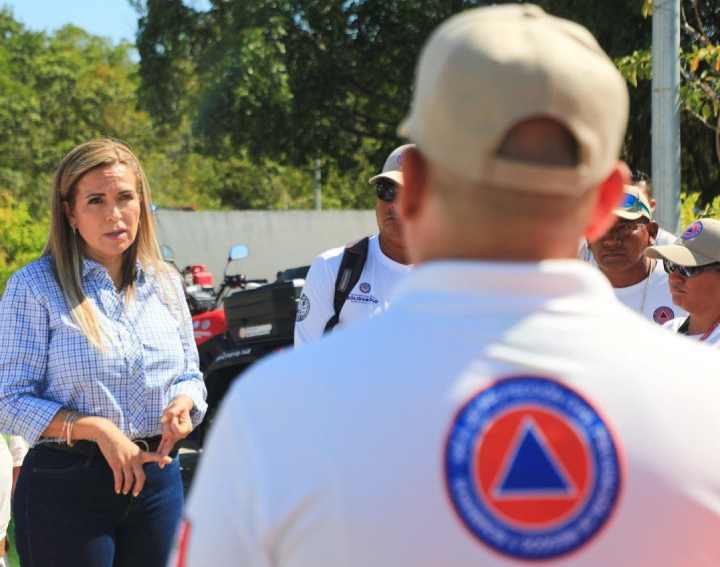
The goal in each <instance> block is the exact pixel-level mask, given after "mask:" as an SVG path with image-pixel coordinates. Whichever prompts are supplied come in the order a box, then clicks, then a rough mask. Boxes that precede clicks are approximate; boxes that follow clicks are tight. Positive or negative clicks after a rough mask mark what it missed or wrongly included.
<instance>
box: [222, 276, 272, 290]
mask: <svg viewBox="0 0 720 567" xmlns="http://www.w3.org/2000/svg"><path fill="white" fill-rule="evenodd" d="M223 283H224V285H225V287H230V288H236V287H240V288H243V287H245V286H246V285H247V284H266V283H268V281H267V280H266V279H253V280H249V279H247V278H246V277H245V276H244V275H242V274H232V275H227V276H225V281H224V282H223Z"/></svg>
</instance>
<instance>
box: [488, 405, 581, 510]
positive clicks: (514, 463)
mask: <svg viewBox="0 0 720 567" xmlns="http://www.w3.org/2000/svg"><path fill="white" fill-rule="evenodd" d="M516 440H517V441H516V444H515V449H514V451H510V452H509V454H508V456H507V460H506V463H505V467H504V469H505V472H504V474H503V475H502V476H501V477H500V480H499V482H498V483H497V485H496V487H495V490H494V492H495V496H496V497H498V498H503V497H505V498H508V497H510V498H512V497H515V498H517V497H522V496H529V497H532V496H568V497H570V496H573V495H574V493H575V487H574V486H573V484H572V482H570V481H569V480H568V478H567V476H566V474H565V473H564V471H563V466H562V465H561V464H560V463H558V462H557V460H556V458H555V457H554V456H553V455H552V454H551V452H550V451H549V449H548V447H547V444H546V442H545V440H544V438H543V436H542V433H540V432H539V430H538V426H537V424H536V423H535V422H534V421H533V420H532V418H527V419H526V420H525V422H524V423H523V424H522V426H521V428H520V434H519V435H518V436H517V437H516Z"/></svg>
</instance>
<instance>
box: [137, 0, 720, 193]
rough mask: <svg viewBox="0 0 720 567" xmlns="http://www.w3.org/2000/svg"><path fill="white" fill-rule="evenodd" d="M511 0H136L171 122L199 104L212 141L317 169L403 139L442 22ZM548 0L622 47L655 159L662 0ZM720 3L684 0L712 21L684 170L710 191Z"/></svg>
mask: <svg viewBox="0 0 720 567" xmlns="http://www.w3.org/2000/svg"><path fill="white" fill-rule="evenodd" d="M509 1H510V0H500V1H493V2H491V1H490V0H423V1H422V2H406V1H403V0H322V1H320V0H245V1H243V2H239V1H237V2H234V1H229V0H211V2H210V6H211V7H210V9H209V10H207V11H201V10H196V9H194V8H193V7H192V6H191V5H188V4H189V3H185V2H183V1H182V0H146V1H143V0H134V2H133V3H134V4H135V5H136V7H137V8H138V10H139V12H140V13H141V15H142V17H141V20H140V27H139V33H138V50H139V52H140V54H141V64H140V74H141V77H142V79H143V80H142V86H141V92H142V93H143V97H144V99H143V100H144V101H145V102H146V104H148V106H147V108H148V109H150V111H151V112H152V113H153V115H154V116H162V117H163V121H164V122H165V123H167V124H173V123H176V122H177V121H178V120H180V119H181V118H182V117H189V118H190V120H191V121H192V124H193V133H194V135H195V136H196V141H197V143H198V147H199V148H201V151H205V152H210V153H212V152H217V151H218V148H219V147H225V148H228V147H229V148H231V149H230V151H231V153H233V154H234V153H236V152H237V150H238V149H243V150H245V151H247V152H248V155H249V156H250V157H251V158H252V159H254V158H256V157H258V156H260V157H266V158H269V159H272V160H274V161H277V162H279V163H283V164H285V163H289V164H294V165H296V166H300V167H304V168H307V166H308V164H310V163H312V161H313V160H314V159H315V158H316V157H322V158H323V159H324V160H325V163H328V164H329V163H330V162H334V164H336V165H337V167H338V168H339V169H340V170H341V171H344V172H347V173H348V174H350V173H351V172H352V173H355V172H357V171H359V169H360V168H361V167H362V165H361V164H362V163H366V162H370V163H374V164H380V163H382V159H383V157H384V156H385V155H386V154H387V153H388V152H389V151H390V150H391V149H392V148H393V147H394V146H395V145H397V144H398V143H399V142H400V140H398V139H397V137H396V134H395V128H396V126H397V124H398V123H399V121H400V120H401V118H402V117H403V115H404V113H405V112H406V111H407V108H408V105H409V101H410V94H411V86H412V78H413V72H414V65H415V62H416V59H417V55H418V53H419V50H420V47H421V46H422V44H423V42H424V41H425V39H426V38H427V36H428V34H429V33H430V31H431V30H432V29H433V28H434V27H435V26H436V25H437V24H438V23H439V22H441V21H442V20H444V19H445V18H447V17H448V16H449V15H451V14H454V13H457V12H459V11H461V10H462V9H465V8H468V7H472V6H478V5H486V4H490V3H506V2H509ZM535 1H536V3H537V4H540V5H541V6H542V7H543V8H545V9H546V10H548V11H550V12H552V13H553V14H556V15H559V16H563V17H567V18H570V19H572V20H575V21H578V22H580V23H582V24H583V25H585V26H587V27H588V28H589V29H590V30H591V31H592V32H593V33H594V34H595V36H596V37H597V38H598V40H599V42H600V43H601V44H602V45H603V47H604V48H605V49H606V50H607V51H608V53H609V54H610V55H611V57H613V58H615V59H616V61H617V62H618V66H619V67H620V68H621V70H622V71H623V72H624V74H625V76H626V77H627V79H628V81H629V82H630V84H631V85H632V88H631V103H632V115H631V122H630V125H629V129H628V135H627V139H626V143H625V158H626V159H627V161H628V162H629V163H630V164H631V166H632V167H634V168H636V169H640V170H643V171H650V169H651V168H650V153H651V152H650V148H651V140H650V109H651V105H650V83H649V81H648V78H649V70H650V59H649V48H650V45H651V40H652V23H651V19H650V18H649V17H648V15H649V14H650V13H651V10H652V6H651V2H650V1H649V0H632V1H628V0H603V2H599V1H596V2H578V1H577V0H535ZM718 6H719V5H718V4H717V2H716V1H715V0H683V7H684V10H685V12H686V15H687V17H685V20H684V21H685V22H686V23H687V22H688V21H689V20H690V19H692V21H695V20H697V21H698V22H700V21H701V22H702V25H701V24H700V23H697V22H696V23H695V24H694V25H695V28H696V31H697V28H702V30H703V31H702V32H697V33H695V35H693V34H691V33H690V31H688V28H687V26H685V27H684V29H685V32H684V35H683V46H684V47H685V49H686V53H685V55H684V63H685V65H684V66H685V67H686V68H687V71H688V73H687V74H686V76H685V84H684V86H683V92H682V97H683V103H684V110H685V112H684V114H683V122H682V124H683V156H682V158H683V159H682V163H683V174H684V179H685V180H686V188H687V189H688V190H691V191H701V192H702V195H703V199H705V200H707V199H710V198H712V196H713V194H714V193H715V192H716V191H717V185H718V182H719V181H720V179H719V178H718V176H719V175H720V174H719V173H718V168H717V160H716V159H715V157H714V132H713V131H712V130H710V128H709V127H708V126H713V125H714V124H715V123H716V122H717V118H718V111H717V105H716V103H715V102H713V100H712V99H713V97H712V96H711V95H710V92H714V93H718V92H720V90H719V89H718V88H717V84H716V82H715V80H714V79H712V78H711V75H712V76H714V75H715V74H716V69H717V67H716V65H717V60H718V59H717V51H716V49H715V46H716V45H717V32H718V21H719V19H720V18H719V17H718V10H720V7H718ZM693 69H694V70H693ZM157 77H163V80H162V81H158V80H156V78H157ZM715 96H717V94H715ZM698 117H700V118H702V121H703V122H704V124H703V123H701V122H700V121H699V120H698ZM355 177H356V178H357V177H359V176H358V175H357V174H355Z"/></svg>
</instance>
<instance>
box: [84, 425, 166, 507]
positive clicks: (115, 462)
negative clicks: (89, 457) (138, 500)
mask: <svg viewBox="0 0 720 567" xmlns="http://www.w3.org/2000/svg"><path fill="white" fill-rule="evenodd" d="M106 421H107V420H106ZM96 441H97V444H98V446H99V447H100V451H101V452H102V454H103V456H104V457H105V460H106V461H107V463H108V465H109V466H110V468H111V469H112V472H113V477H114V479H115V493H116V494H120V492H122V493H123V494H128V493H130V492H132V494H133V496H138V495H139V494H140V491H141V490H142V489H143V486H144V485H145V471H143V465H144V464H145V463H157V464H158V466H160V467H164V466H165V465H167V464H169V463H171V462H172V459H170V457H168V456H167V455H161V454H159V452H156V453H149V452H147V451H143V450H142V449H140V447H138V446H137V445H136V444H135V443H133V442H132V441H131V440H130V439H128V438H127V437H126V436H125V434H124V433H123V432H122V431H120V430H119V429H118V428H117V427H116V426H115V424H114V423H112V422H110V421H107V423H106V424H105V426H104V427H103V428H102V429H101V432H100V434H99V435H98V436H97V439H96Z"/></svg>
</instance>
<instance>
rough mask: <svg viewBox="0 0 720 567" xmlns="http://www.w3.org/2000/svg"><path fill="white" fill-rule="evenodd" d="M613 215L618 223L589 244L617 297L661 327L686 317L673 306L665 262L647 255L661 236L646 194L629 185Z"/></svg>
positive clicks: (679, 309)
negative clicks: (647, 250)
mask: <svg viewBox="0 0 720 567" xmlns="http://www.w3.org/2000/svg"><path fill="white" fill-rule="evenodd" d="M613 214H614V215H615V224H613V226H612V228H611V229H610V230H608V231H607V232H606V233H605V234H604V235H603V236H601V237H600V238H598V239H597V240H596V241H595V242H594V243H592V244H590V249H591V250H592V253H593V257H594V258H595V261H596V263H597V267H598V268H599V269H600V271H601V272H602V273H603V274H605V277H607V279H608V280H609V281H610V284H611V285H612V286H613V289H614V290H615V295H616V296H617V298H618V299H619V300H620V301H621V302H622V303H623V304H624V305H626V306H627V307H629V308H630V309H632V310H633V311H637V312H638V313H640V314H641V315H642V316H643V317H645V318H646V319H650V320H651V321H655V322H656V323H659V324H664V323H667V322H668V321H671V320H672V319H673V318H674V317H676V316H679V317H683V316H685V315H686V313H685V312H684V311H683V310H682V309H681V308H680V307H678V306H677V305H675V304H674V303H673V300H672V297H671V295H670V290H669V289H668V285H667V283H668V275H667V273H665V270H663V267H662V263H661V262H657V261H656V260H653V259H650V258H648V257H647V256H645V250H646V249H647V247H648V246H650V245H651V244H652V243H653V241H654V239H655V237H656V236H657V233H658V225H657V223H656V222H655V221H654V220H653V216H652V208H651V205H650V202H649V201H648V198H647V194H646V193H645V192H644V191H643V190H642V189H641V188H640V187H638V186H633V185H626V186H625V190H624V194H623V200H622V201H621V202H620V204H619V205H618V207H617V208H616V209H615V210H614V211H613Z"/></svg>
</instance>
